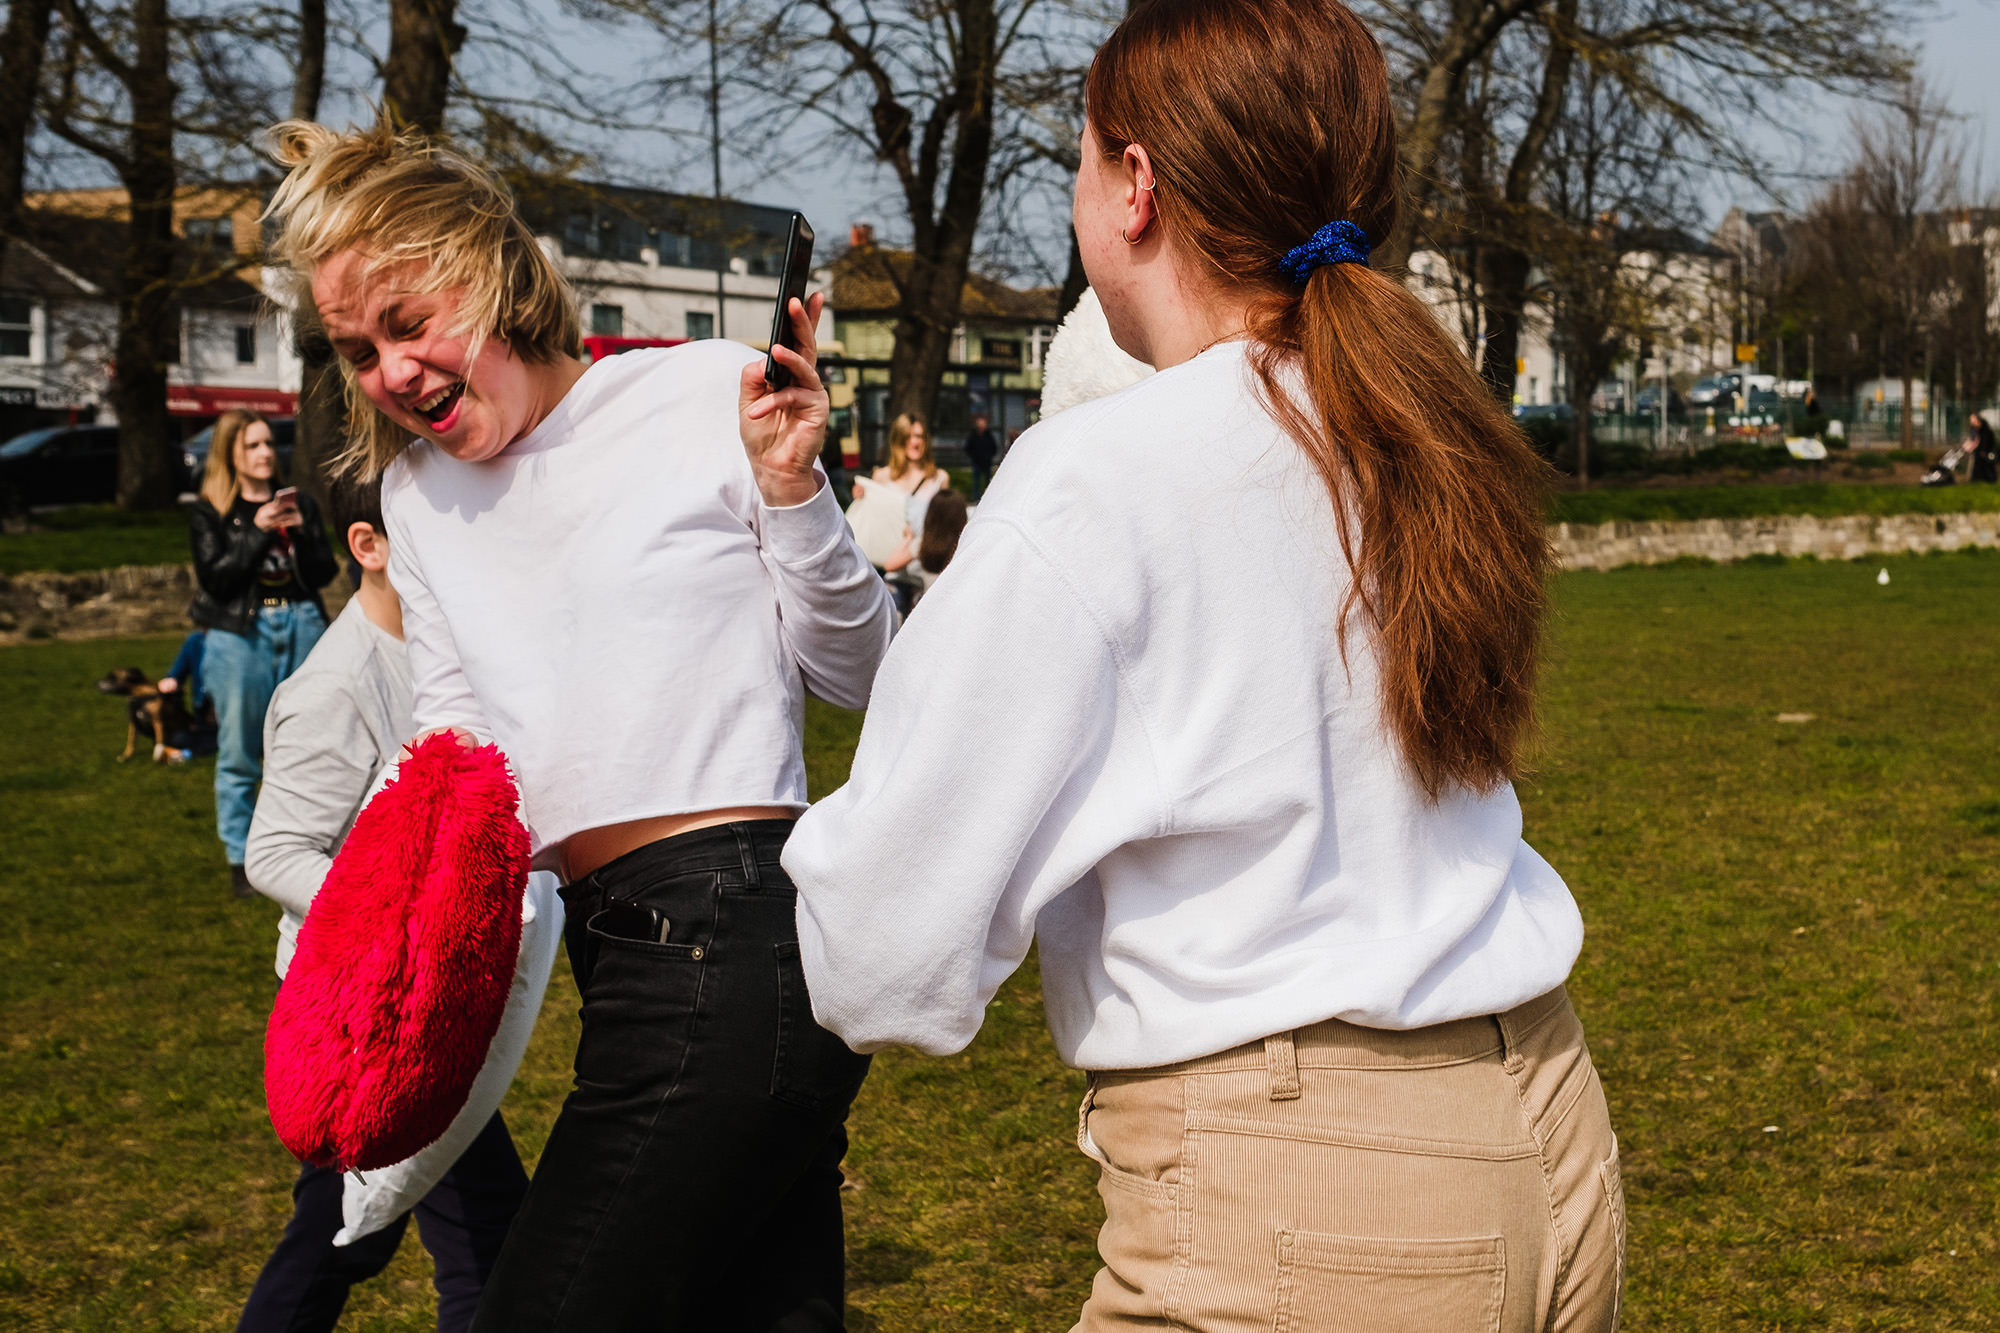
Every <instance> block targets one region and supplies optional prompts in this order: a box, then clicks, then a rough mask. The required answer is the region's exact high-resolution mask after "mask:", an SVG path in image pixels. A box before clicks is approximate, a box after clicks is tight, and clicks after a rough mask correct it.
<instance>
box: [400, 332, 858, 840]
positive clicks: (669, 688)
mask: <svg viewBox="0 0 2000 1333" xmlns="http://www.w3.org/2000/svg"><path fill="white" fill-rule="evenodd" d="M762 355H763V353H761V352H753V351H752V350H751V349H750V348H748V347H745V346H743V345H741V344H739V343H731V342H721V341H713V342H699V343H690V344H687V345H684V346H681V347H674V348H667V349H662V350H647V351H633V352H627V353H625V354H623V355H621V356H615V357H607V358H605V359H604V360H601V361H599V362H597V363H596V364H594V365H592V366H591V367H590V368H589V369H588V370H587V371H585V372H584V375H583V377H582V378H581V379H579V380H578V381H577V382H576V384H575V386H574V387H572V388H571V389H570V391H569V393H568V394H566V395H565V396H564V397H563V399H562V401H561V402H560V403H558V404H557V405H556V408H555V410H554V411H553V412H551V413H550V414H549V416H548V417H547V419H546V420H544V421H543V422H542V423H541V425H539V426H537V427H536V428H535V429H534V430H533V431H532V432H530V433H529V434H528V435H526V436H524V437H523V438H522V439H520V440H518V441H517V442H515V443H514V444H512V445H510V446H509V447H508V448H507V449H506V450H505V451H504V452H503V453H501V454H500V455H499V456H498V457H496V458H493V459H489V460H488V461H486V462H483V463H462V462H460V461H458V460H457V459H454V458H452V457H450V456H449V455H448V454H445V453H444V452H442V451H441V450H439V449H437V448H436V447H434V446H432V445H430V444H425V443H419V444H415V445H412V446H411V447H410V448H409V449H407V450H406V451H404V453H403V454H402V456H401V457H399V458H398V459H397V460H396V461H395V462H394V463H393V464H391V465H390V467H389V469H388V471H387V472H386V473H384V475H383V484H382V508H383V514H384V517H385V518H386V519H387V521H388V524H389V579H390V582H391V583H393V584H394V585H395V588H396V591H397V593H398V594H399V595H400V596H401V598H402V600H403V630H404V635H405V637H406V638H407V640H408V642H409V648H410V668H411V676H412V679H413V682H414V696H415V697H414V706H413V708H414V713H415V718H416V725H417V727H418V728H419V729H427V728H431V727H442V726H458V727H464V728H465V729H466V730H468V731H470V732H472V733H473V734H474V735H476V736H478V737H480V738H482V739H486V740H491V741H494V742H496V743H497V744H498V745H499V746H500V748H501V750H502V751H504V752H505V753H506V755H507V757H508V759H509V760H510V761H511V762H512V764H513V766H514V770H515V772H516V774H517V775H518V777H519V779H520V784H521V800H522V809H523V812H524V814H525V816H526V819H527V823H528V827H529V831H530V833H531V834H532V836H533V841H534V847H535V853H536V859H535V864H536V865H537V866H538V867H541V868H552V867H553V864H554V861H555V857H556V852H557V850H558V848H559V847H560V844H561V843H562V841H563V839H565V838H567V837H569V836H570V835H571V834H572V833H576V832H578V831H580V830H583V829H588V828H597V827H600V826H603V825H606V824H616V823H621V822H624V821H626V820H633V819H643V818H648V817H651V816H656V815H672V814H686V813H690V812H693V811H700V810H713V809H718V808H722V807H726V806H739V805H776V806H790V807H793V808H795V809H803V808H804V807H805V803H806V781H805V765H804V760H803V757H802V756H801V754H800V734H801V726H802V715H803V710H804V693H803V690H804V687H805V686H810V687H811V688H812V690H813V692H814V693H815V694H817V695H819V696H820V697H821V698H823V699H826V700H827V701H828V702H830V703H835V704H839V705H841V706H843V707H847V708H859V707H862V706H864V705H865V704H866V703H867V702H868V693H869V687H870V685H871V683H872V682H873V680H874V677H875V668H876V666H877V665H878V664H879V663H880V661H881V659H882V654H883V652H884V651H885V650H886V649H887V647H888V645H889V637H890V634H891V633H892V631H893V630H894V627H895V610H894V606H893V604H892V602H891V600H890V597H889V593H888V590H887V589H886V588H885V587H884V586H883V584H882V580H881V579H880V578H878V577H877V576H876V574H875V572H874V570H873V569H871V568H870V567H869V564H868V562H867V560H866V559H865V558H863V556H862V555H861V553H860V551H859V550H857V549H856V548H855V546H854V542H853V539H852V538H851V537H850V536H849V534H848V530H847V524H846V521H845V520H844V519H843V518H842V516H841V513H840V508H839V506H838V505H837V504H836V503H835V501H834V498H833V493H832V491H831V489H830V488H829V487H828V486H827V485H826V484H825V482H824V480H822V482H821V484H820V490H819V493H818V494H817V495H816V496H814V497H813V498H812V499H811V500H809V501H807V502H806V503H804V504H801V505H796V506H792V507H790V508H785V509H772V508H769V507H767V506H765V505H764V504H763V503H762V501H761V498H760V496H759V495H758V492H757V483H756V480H755V478H754V477H753V475H752V473H751V470H750V463H749V459H748V458H747V457H746V456H745V454H744V450H743V443H742V438H741V436H740V434H739V432H738V428H737V392H738V377H739V375H740V373H741V371H742V369H743V366H744V364H745V363H747V362H749V361H750V360H752V359H754V358H756V357H760V356H762Z"/></svg>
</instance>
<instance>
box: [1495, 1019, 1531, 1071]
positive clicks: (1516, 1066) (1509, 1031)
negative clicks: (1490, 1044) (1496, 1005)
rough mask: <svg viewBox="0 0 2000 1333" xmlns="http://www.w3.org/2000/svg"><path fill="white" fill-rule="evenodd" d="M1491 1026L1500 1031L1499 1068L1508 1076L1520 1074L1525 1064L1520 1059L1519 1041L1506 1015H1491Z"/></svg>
mask: <svg viewBox="0 0 2000 1333" xmlns="http://www.w3.org/2000/svg"><path fill="white" fill-rule="evenodd" d="M1493 1026H1494V1027H1496V1028H1498V1029H1500V1067H1501V1068H1502V1069H1505V1070H1506V1071H1507V1072H1508V1073H1510V1074H1518V1073H1520V1072H1521V1066H1522V1065H1524V1064H1525V1063H1527V1062H1526V1061H1525V1060H1524V1059H1522V1057H1521V1041H1520V1038H1519V1037H1518V1036H1517V1035H1516V1033H1515V1031H1514V1025H1513V1024H1512V1023H1509V1022H1508V1021H1507V1015H1506V1014H1504V1013H1502V1014H1495V1015H1493Z"/></svg>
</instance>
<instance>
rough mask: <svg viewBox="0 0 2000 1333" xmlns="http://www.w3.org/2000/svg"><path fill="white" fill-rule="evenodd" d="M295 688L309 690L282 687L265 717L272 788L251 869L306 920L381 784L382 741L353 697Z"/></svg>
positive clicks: (253, 842) (267, 785) (261, 808)
mask: <svg viewBox="0 0 2000 1333" xmlns="http://www.w3.org/2000/svg"><path fill="white" fill-rule="evenodd" d="M293 683H298V684H302V685H305V686H306V687H307V688H305V689H304V690H303V691H301V690H294V689H288V688H287V687H286V685H281V686H279V687H278V693H277V695H276V697H274V698H273V699H272V701H271V711H270V712H269V713H268V714H266V716H265V719H264V785H263V788H262V789H261V790H260V791H259V792H258V793H257V812H256V815H255V816H254V817H253V818H252V819H251V821H250V838H249V841H248V842H247V843H246V844H245V845H244V857H243V870H244V873H245V874H246V875H248V876H249V877H250V883H251V885H252V886H253V887H255V888H256V890H257V891H258V892H259V893H261V894H263V895H264V896H265V897H266V898H269V899H271V900H272V901H273V902H275V903H277V904H278V905H279V906H280V907H283V908H285V909H286V910H287V911H289V912H291V913H292V914H293V915H295V916H301V917H303V916H304V915H305V914H306V912H307V911H308V910H309V909H310V908H311V907H312V900H313V896H314V895H315V894H317V893H318V892H319V889H320V885H321V884H323V883H324V882H325V881H326V872H327V871H328V870H330V869H332V868H333V854H334V852H335V851H336V850H337V849H338V848H339V846H340V841H341V839H342V838H344V837H346V836H347V830H348V827H349V826H350V825H351V824H352V823H353V822H354V816H355V814H356V813H357V812H359V810H360V809H361V803H362V800H363V798H365V797H366V796H367V794H368V789H369V787H370V785H371V784H372V783H373V782H374V780H375V768H374V765H373V763H372V762H370V761H372V759H373V758H374V756H375V754H376V753H377V752H378V749H379V744H380V743H379V741H378V740H377V738H376V737H374V736H372V735H370V734H369V732H368V728H367V724H366V723H365V722H363V721H362V717H361V710H360V709H359V708H357V707H355V705H354V702H353V701H352V700H351V699H347V698H343V697H341V696H340V695H339V694H338V692H337V691H329V690H325V689H319V688H315V686H316V685H317V682H315V681H311V680H302V681H299V682H287V685H290V684H293Z"/></svg>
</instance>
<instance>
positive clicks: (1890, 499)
mask: <svg viewBox="0 0 2000 1333" xmlns="http://www.w3.org/2000/svg"><path fill="white" fill-rule="evenodd" d="M1972 511H1977V512H1980V513H1988V514H1990V513H1994V512H2000V486H1939V487H1935V488H1932V487H1922V486H1892V485H1887V484H1884V485H1880V486H1867V485H1842V484H1839V483H1837V482H1817V483H1814V482H1804V483H1799V484H1795V485H1776V484H1762V483H1757V484H1745V485H1741V486H1660V487H1639V486H1628V487H1618V486H1601V487H1598V488H1596V489H1593V490H1588V491H1563V492H1560V493H1558V494H1556V495H1554V496H1552V497H1551V498H1550V521H1551V522H1555V523H1609V522H1612V521H1613V520H1618V521H1621V522H1638V521H1640V520H1646V519H1654V520H1659V519H1680V520H1685V519H1697V518H1769V517H1775V516H1777V515H1781V514H1812V515H1815V516H1816V517H1819V518H1837V517H1839V516H1841V515H1843V514H1962V513H1967V512H1972Z"/></svg>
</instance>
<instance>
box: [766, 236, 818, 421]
mask: <svg viewBox="0 0 2000 1333" xmlns="http://www.w3.org/2000/svg"><path fill="white" fill-rule="evenodd" d="M812 259H813V229H812V223H810V222H807V221H806V215H805V214H803V213H794V214H792V225H791V226H790V227H789V228H787V229H786V231H785V269H784V272H785V277H784V284H783V286H781V287H780V288H779V290H778V309H777V313H775V314H773V315H772V316H771V346H772V347H773V348H776V347H777V346H779V345H780V344H783V345H784V346H786V347H789V348H791V349H792V350H793V351H794V352H796V351H798V350H799V345H798V343H797V342H796V341H795V340H794V339H793V337H792V315H791V310H792V302H793V301H794V300H799V301H803V300H805V299H806V279H808V278H809V277H811V276H812ZM791 382H792V372H791V371H789V370H786V369H785V368H784V367H783V366H781V365H779V364H778V358H777V356H776V355H774V354H773V353H770V352H766V353H765V354H764V383H766V384H768V385H770V386H771V387H772V388H773V389H783V388H786V387H789V386H790V384H791Z"/></svg>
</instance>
